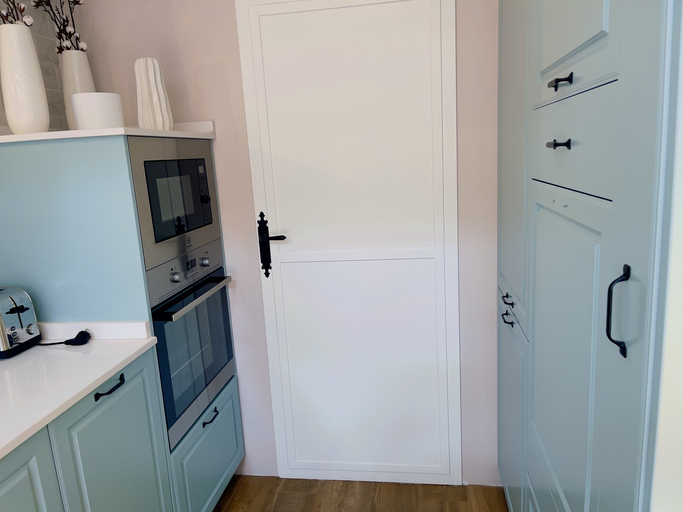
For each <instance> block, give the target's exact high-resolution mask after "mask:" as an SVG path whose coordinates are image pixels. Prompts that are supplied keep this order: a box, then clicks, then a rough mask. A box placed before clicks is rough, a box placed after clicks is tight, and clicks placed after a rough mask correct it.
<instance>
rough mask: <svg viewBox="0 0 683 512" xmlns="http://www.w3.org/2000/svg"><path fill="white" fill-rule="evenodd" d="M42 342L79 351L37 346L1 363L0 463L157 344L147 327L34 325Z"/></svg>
mask: <svg viewBox="0 0 683 512" xmlns="http://www.w3.org/2000/svg"><path fill="white" fill-rule="evenodd" d="M38 325H39V327H40V330H41V334H42V335H43V342H44V343H49V342H51V341H62V340H64V339H68V338H73V337H74V336H75V335H76V333H77V332H78V331H80V330H83V329H87V330H88V331H89V332H90V333H91V335H92V339H91V341H90V342H89V343H88V344H86V345H83V346H66V345H54V346H36V347H33V348H30V349H28V350H27V351H26V352H23V353H21V354H19V355H17V356H15V357H12V358H10V359H5V360H0V458H2V457H4V456H5V455H7V454H8V453H9V452H11V451H12V450H13V449H14V448H16V447H17V446H19V445H20V444H21V443H23V442H24V441H26V440H27V439H28V438H30V437H31V436H32V435H33V434H35V433H36V432H38V431H39V430H40V429H41V428H43V427H45V426H46V425H47V424H48V423H50V422H51V421H52V420H54V419H55V418H56V417H57V416H59V415H60V414H62V413H63V412H64V411H66V410H67V409H69V408H70V407H71V406H72V405H74V404H75V403H76V402H78V401H79V400H81V399H82V398H83V397H85V396H87V395H88V394H89V393H91V392H93V391H94V390H95V389H97V388H98V387H99V386H100V385H102V384H103V383H104V382H105V381H106V380H107V379H109V378H111V377H112V376H114V375H115V374H116V373H117V372H118V371H120V370H121V369H122V368H124V367H125V366H127V365H128V364H129V363H130V362H132V361H134V360H135V359H136V358H137V357H139V356H140V355H142V354H143V353H144V352H146V351H147V350H149V349H150V348H151V347H153V346H154V345H155V344H156V338H155V337H153V336H151V333H150V328H149V323H148V322H108V323H87V322H85V323H42V324H41V323H39V324H38Z"/></svg>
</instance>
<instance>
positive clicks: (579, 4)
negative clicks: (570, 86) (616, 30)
mask: <svg viewBox="0 0 683 512" xmlns="http://www.w3.org/2000/svg"><path fill="white" fill-rule="evenodd" d="M609 4H610V2H609V0H572V1H571V2H558V1H557V0H546V1H544V2H542V7H541V12H542V14H541V69H545V68H548V67H550V66H552V65H553V64H555V63H556V62H558V61H560V60H561V59H563V58H565V57H567V56H568V55H569V54H571V53H572V52H574V51H576V50H577V49H579V48H581V47H582V46H584V45H585V44H587V43H589V42H590V41H591V40H593V39H595V38H597V37H600V36H602V35H603V34H607V30H608V23H607V21H608V18H607V13H608V12H609Z"/></svg>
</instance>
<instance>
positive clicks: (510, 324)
mask: <svg viewBox="0 0 683 512" xmlns="http://www.w3.org/2000/svg"><path fill="white" fill-rule="evenodd" d="M509 314H510V313H509V312H508V311H506V312H505V313H503V314H502V315H500V317H501V318H502V319H503V323H504V324H508V325H509V326H510V327H514V326H515V322H514V320H510V321H509V322H508V321H507V320H505V317H506V316H508V315H509Z"/></svg>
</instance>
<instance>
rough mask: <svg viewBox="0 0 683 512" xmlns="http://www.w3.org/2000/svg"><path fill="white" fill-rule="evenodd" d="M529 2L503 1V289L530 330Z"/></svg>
mask: <svg viewBox="0 0 683 512" xmlns="http://www.w3.org/2000/svg"><path fill="white" fill-rule="evenodd" d="M528 3H529V0H505V1H504V2H500V69H499V97H498V109H499V111H498V113H499V122H500V125H499V131H500V134H501V137H500V140H499V146H498V203H499V205H498V287H499V288H500V289H501V290H502V292H503V295H505V297H506V298H505V302H506V305H507V306H509V307H510V310H511V312H512V314H514V315H515V317H516V319H517V321H518V322H519V323H520V324H521V326H522V329H524V330H525V331H526V329H527V318H526V312H527V303H526V296H527V293H526V288H527V282H526V276H527V272H526V269H527V267H526V265H525V258H524V256H525V251H526V247H525V233H526V222H525V221H526V216H525V202H524V196H525V183H526V164H527V162H526V126H527V117H528V109H527V93H526V77H527V61H526V55H527V16H528Z"/></svg>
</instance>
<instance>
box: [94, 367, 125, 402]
mask: <svg viewBox="0 0 683 512" xmlns="http://www.w3.org/2000/svg"><path fill="white" fill-rule="evenodd" d="M124 382H126V378H125V377H124V376H123V373H122V374H121V375H119V381H118V382H117V383H116V384H115V385H114V387H113V388H111V389H110V390H109V391H107V392H106V393H95V402H98V401H99V400H100V398H102V397H103V396H107V395H111V394H112V393H113V392H114V391H116V390H117V389H119V388H120V387H121V386H123V384H124Z"/></svg>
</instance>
